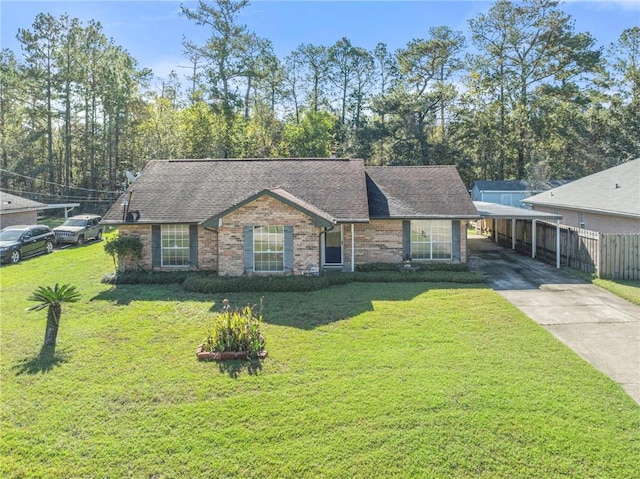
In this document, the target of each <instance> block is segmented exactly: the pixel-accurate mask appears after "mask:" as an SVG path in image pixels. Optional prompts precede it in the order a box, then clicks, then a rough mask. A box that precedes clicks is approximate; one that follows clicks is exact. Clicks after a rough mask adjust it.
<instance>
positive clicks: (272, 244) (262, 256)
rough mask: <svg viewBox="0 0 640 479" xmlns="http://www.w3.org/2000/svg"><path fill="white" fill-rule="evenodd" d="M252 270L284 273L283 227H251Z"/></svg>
mask: <svg viewBox="0 0 640 479" xmlns="http://www.w3.org/2000/svg"><path fill="white" fill-rule="evenodd" d="M253 270H254V271H261V272H280V271H284V226H254V227H253Z"/></svg>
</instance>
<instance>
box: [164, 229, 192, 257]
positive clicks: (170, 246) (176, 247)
mask: <svg viewBox="0 0 640 479" xmlns="http://www.w3.org/2000/svg"><path fill="white" fill-rule="evenodd" d="M161 244H162V247H161V255H162V259H161V261H162V262H161V264H162V266H189V264H190V257H189V225H162V232H161Z"/></svg>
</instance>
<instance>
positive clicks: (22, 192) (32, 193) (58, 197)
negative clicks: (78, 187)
mask: <svg viewBox="0 0 640 479" xmlns="http://www.w3.org/2000/svg"><path fill="white" fill-rule="evenodd" d="M2 191H5V192H7V193H11V194H15V195H18V196H25V195H29V196H31V197H32V198H42V199H44V198H48V200H47V201H84V202H92V203H101V202H113V200H112V199H99V198H89V197H87V196H71V195H52V194H49V193H41V192H38V191H25V190H13V189H11V188H2ZM120 194H122V192H118V196H119V195H120Z"/></svg>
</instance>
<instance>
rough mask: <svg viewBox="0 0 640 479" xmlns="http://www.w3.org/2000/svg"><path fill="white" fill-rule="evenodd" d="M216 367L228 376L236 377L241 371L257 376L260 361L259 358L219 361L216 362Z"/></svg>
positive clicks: (260, 367) (259, 370) (260, 368)
mask: <svg viewBox="0 0 640 479" xmlns="http://www.w3.org/2000/svg"><path fill="white" fill-rule="evenodd" d="M218 369H219V370H220V372H221V373H224V374H228V375H229V377H231V378H233V379H237V378H238V376H239V375H240V374H241V373H243V372H246V373H247V374H249V375H250V376H257V375H258V374H260V372H261V371H262V361H260V360H259V359H248V360H245V361H242V360H238V359H232V360H226V361H220V362H219V363H218Z"/></svg>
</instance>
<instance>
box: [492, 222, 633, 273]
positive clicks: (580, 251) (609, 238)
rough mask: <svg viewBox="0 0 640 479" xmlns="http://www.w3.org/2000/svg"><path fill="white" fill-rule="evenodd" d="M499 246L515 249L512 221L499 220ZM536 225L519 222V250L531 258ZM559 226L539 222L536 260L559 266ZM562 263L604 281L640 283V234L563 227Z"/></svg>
mask: <svg viewBox="0 0 640 479" xmlns="http://www.w3.org/2000/svg"><path fill="white" fill-rule="evenodd" d="M497 223H498V226H497V229H498V242H499V243H502V244H504V245H505V246H509V247H510V246H511V244H512V243H511V241H512V240H511V231H512V229H511V220H502V219H501V220H498V221H497ZM531 228H532V221H529V220H524V221H523V220H517V223H516V249H517V250H519V251H521V252H523V253H526V254H529V255H530V254H531V246H532V237H533V235H532V232H531ZM556 234H557V233H556V225H555V223H547V222H544V221H537V222H536V257H538V258H540V259H545V260H548V261H549V262H553V263H555V260H556ZM560 263H561V264H563V265H567V266H569V267H571V268H574V269H577V270H580V271H584V272H585V273H594V274H596V275H597V276H598V277H600V278H609V279H640V233H636V234H618V233H598V232H597V231H589V230H581V229H578V228H573V227H570V226H563V225H560Z"/></svg>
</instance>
